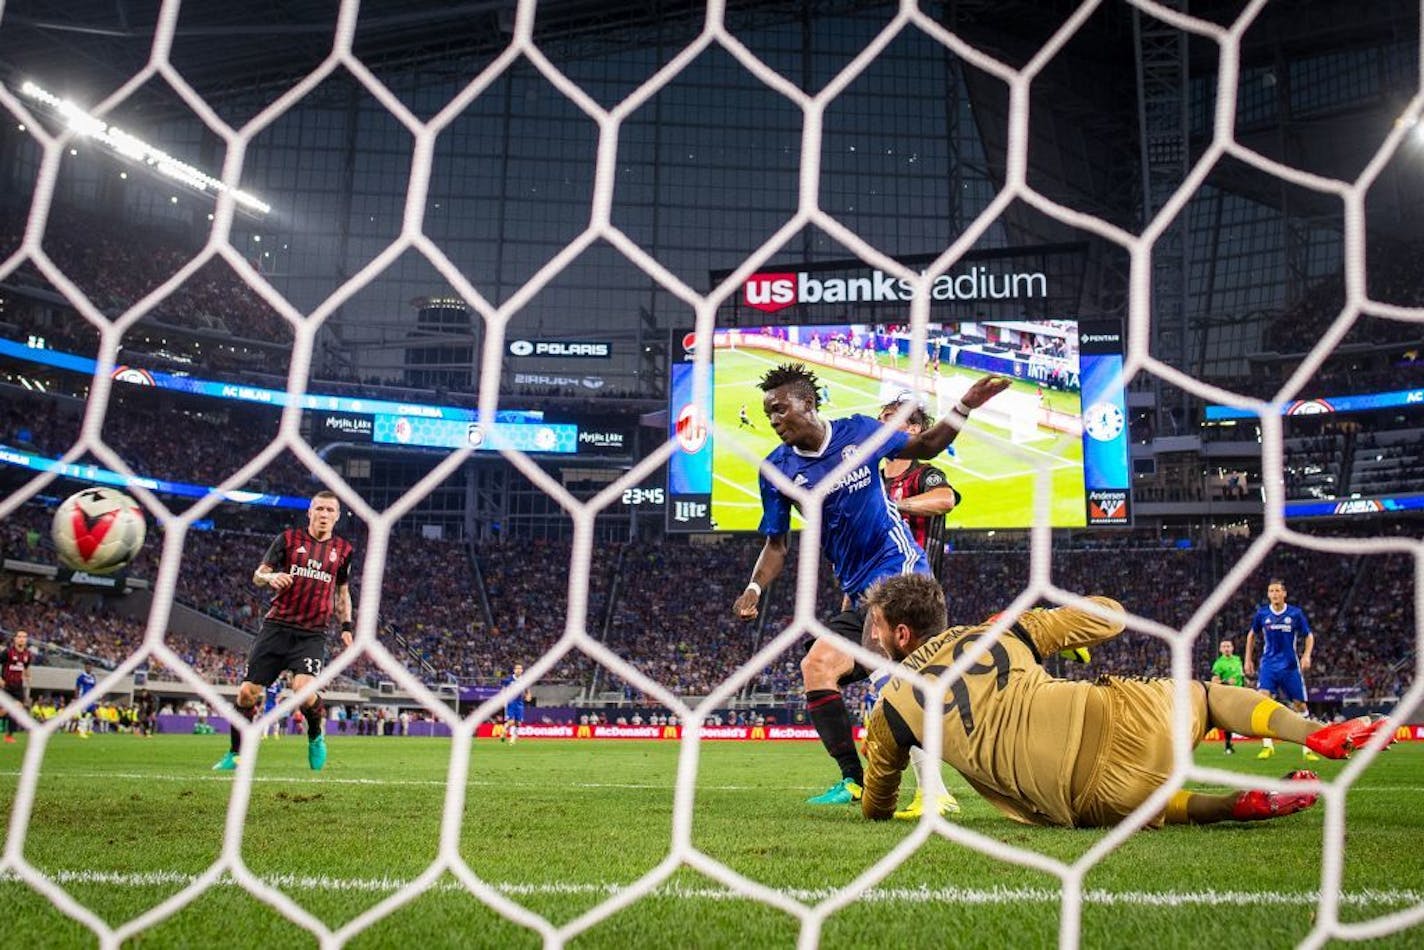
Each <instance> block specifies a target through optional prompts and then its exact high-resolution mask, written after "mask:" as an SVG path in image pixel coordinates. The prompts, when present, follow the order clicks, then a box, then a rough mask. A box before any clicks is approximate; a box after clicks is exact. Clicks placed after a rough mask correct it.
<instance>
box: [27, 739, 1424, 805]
mask: <svg viewBox="0 0 1424 950" xmlns="http://www.w3.org/2000/svg"><path fill="white" fill-rule="evenodd" d="M525 741H526V742H527V741H530V740H527V739H526V740H525ZM533 741H536V742H537V741H540V740H537V739H536V740H533ZM19 774H20V772H19V770H18V769H0V778H13V777H16V776H18V775H19ZM44 778H50V779H55V780H58V779H94V780H101V781H107V780H120V781H132V782H226V783H231V782H232V776H231V775H229V774H227V773H220V774H216V775H215V774H213V773H211V772H193V773H185V772H178V773H173V772H47V773H45V776H43V777H42V778H41V781H43V779H44ZM252 781H254V782H258V783H270V784H274V785H311V786H316V785H371V786H382V785H389V786H392V787H407V786H416V787H425V788H444V787H445V780H444V779H418V778H396V779H389V778H337V777H336V776H333V775H321V776H315V775H254V776H253V777H252ZM465 785H466V786H468V787H470V788H527V789H548V788H555V787H557V788H558V789H560V790H566V789H588V790H591V791H595V790H598V789H603V788H615V789H635V790H636V789H642V790H647V791H665V792H670V791H672V790H673V789H674V788H675V787H676V786H675V785H674V784H673V783H672V782H561V783H558V784H557V785H555V783H552V782H483V781H479V780H477V779H471V780H469V781H467V782H466V783H465ZM821 788H822V786H820V785H701V784H699V785H698V786H697V790H698V791H700V792H804V791H815V790H817V789H821ZM1363 792H1386V793H1391V794H1399V793H1403V794H1406V795H1418V794H1424V785H1371V786H1367V787H1360V786H1354V787H1352V788H1351V789H1350V794H1351V795H1355V794H1359V793H1363Z"/></svg>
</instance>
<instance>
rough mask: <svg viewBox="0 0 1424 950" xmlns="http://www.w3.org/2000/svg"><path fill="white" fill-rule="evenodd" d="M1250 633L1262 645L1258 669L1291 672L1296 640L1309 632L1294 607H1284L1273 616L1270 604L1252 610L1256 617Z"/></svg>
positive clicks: (1295, 663) (1289, 605)
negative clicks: (1267, 667) (1256, 637)
mask: <svg viewBox="0 0 1424 950" xmlns="http://www.w3.org/2000/svg"><path fill="white" fill-rule="evenodd" d="M1251 630H1252V631H1253V632H1254V633H1255V634H1256V635H1257V636H1259V637H1261V638H1262V639H1263V641H1264V645H1263V646H1262V648H1261V666H1263V667H1264V666H1272V667H1278V668H1279V667H1285V668H1287V669H1291V668H1294V667H1295V666H1296V665H1297V664H1298V663H1299V661H1298V660H1297V658H1296V653H1295V645H1296V640H1297V638H1300V637H1304V636H1306V635H1307V634H1309V633H1310V632H1311V630H1310V621H1308V620H1306V619H1305V611H1303V610H1301V609H1300V608H1299V607H1297V606H1295V605H1294V604H1287V605H1286V608H1285V610H1282V611H1281V612H1280V613H1276V612H1275V611H1274V610H1272V609H1271V606H1270V604H1265V605H1263V606H1260V607H1257V608H1256V616H1255V617H1253V618H1252V619H1251Z"/></svg>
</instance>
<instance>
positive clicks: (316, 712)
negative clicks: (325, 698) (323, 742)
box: [302, 696, 326, 739]
mask: <svg viewBox="0 0 1424 950" xmlns="http://www.w3.org/2000/svg"><path fill="white" fill-rule="evenodd" d="M302 714H303V715H304V716H306V718H307V738H308V739H315V738H316V737H317V736H319V735H321V725H322V722H323V721H324V720H325V719H326V703H323V702H322V701H321V697H320V696H318V697H317V698H316V699H314V700H312V704H311V705H310V706H303V707H302Z"/></svg>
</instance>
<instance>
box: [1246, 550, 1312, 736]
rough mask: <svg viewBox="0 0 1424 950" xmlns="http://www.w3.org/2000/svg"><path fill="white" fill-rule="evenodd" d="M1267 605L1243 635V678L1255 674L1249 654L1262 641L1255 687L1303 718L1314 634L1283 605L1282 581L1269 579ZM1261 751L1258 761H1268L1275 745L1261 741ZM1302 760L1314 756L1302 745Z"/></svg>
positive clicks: (1302, 615)
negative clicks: (1305, 674)
mask: <svg viewBox="0 0 1424 950" xmlns="http://www.w3.org/2000/svg"><path fill="white" fill-rule="evenodd" d="M1266 600H1267V601H1269V603H1267V604H1263V605H1261V606H1260V607H1257V608H1256V615H1255V616H1254V617H1252V618H1251V629H1250V630H1248V631H1247V633H1246V656H1245V657H1243V663H1242V667H1243V668H1244V670H1245V672H1246V675H1247V676H1251V675H1252V674H1253V673H1255V672H1256V668H1255V664H1254V663H1252V652H1253V648H1254V647H1255V644H1256V638H1257V637H1260V638H1261V640H1262V649H1261V671H1260V676H1259V677H1258V678H1257V680H1256V688H1257V689H1258V690H1260V691H1261V692H1262V693H1265V694H1266V695H1267V696H1270V697H1271V698H1272V699H1274V698H1276V695H1277V694H1279V695H1280V697H1281V698H1282V699H1285V700H1288V701H1289V702H1290V704H1291V708H1292V709H1294V710H1295V711H1296V712H1298V713H1300V714H1301V715H1302V716H1303V715H1305V711H1306V709H1305V678H1304V677H1303V676H1302V675H1301V672H1302V671H1303V670H1308V669H1310V654H1311V651H1312V650H1314V649H1315V634H1314V633H1313V632H1312V631H1311V629H1310V621H1309V620H1307V619H1305V611H1303V610H1301V609H1300V608H1299V607H1296V606H1294V605H1291V604H1287V603H1286V585H1285V581H1283V580H1281V579H1280V578H1279V577H1273V578H1271V582H1270V584H1268V585H1267V586H1266ZM1301 637H1304V638H1305V649H1304V650H1303V651H1302V652H1301V654H1300V658H1299V659H1298V660H1297V658H1296V652H1295V650H1296V645H1297V644H1298V643H1299V641H1300V638H1301ZM1261 745H1262V749H1261V751H1260V752H1259V753H1258V754H1257V755H1256V758H1258V759H1269V758H1270V757H1271V756H1273V755H1275V754H1276V744H1275V743H1274V742H1272V741H1271V740H1270V739H1262V740H1261ZM1301 751H1302V752H1304V753H1305V758H1306V759H1308V760H1310V761H1315V760H1316V758H1317V756H1316V755H1315V754H1314V753H1312V752H1311V751H1310V750H1309V749H1307V748H1306V747H1305V746H1301Z"/></svg>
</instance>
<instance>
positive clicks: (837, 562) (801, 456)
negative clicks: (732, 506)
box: [758, 415, 930, 600]
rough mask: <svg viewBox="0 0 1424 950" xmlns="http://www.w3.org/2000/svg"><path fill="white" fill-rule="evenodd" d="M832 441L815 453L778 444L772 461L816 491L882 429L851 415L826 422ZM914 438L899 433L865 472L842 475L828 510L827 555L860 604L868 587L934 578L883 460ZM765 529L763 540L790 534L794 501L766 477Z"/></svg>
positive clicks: (872, 456)
mask: <svg viewBox="0 0 1424 950" xmlns="http://www.w3.org/2000/svg"><path fill="white" fill-rule="evenodd" d="M826 425H827V429H828V431H827V433H826V442H825V444H824V445H822V446H821V447H820V449H819V450H818V451H816V452H803V451H801V450H799V449H795V448H792V447H791V446H787V445H779V446H777V447H776V448H775V449H773V450H772V452H771V454H770V455H768V456H767V457H766V460H767V462H769V463H770V464H771V465H773V466H774V467H776V468H778V469H780V470H781V473H782V474H783V475H785V476H786V478H787V479H788V480H789V481H790V482H791V483H792V484H793V485H798V486H801V487H803V488H807V489H813V488H815V487H816V486H817V485H818V484H820V483H821V482H822V481H824V480H825V478H826V477H827V476H829V475H830V474H831V472H832V471H834V470H835V469H836V468H837V467H839V466H840V464H841V462H842V461H843V460H845V459H847V458H850V457H852V456H853V455H855V454H856V453H857V452H858V451H859V448H860V445H861V443H863V442H868V441H870V439H871V438H873V437H874V436H875V435H876V434H877V433H879V432H880V431H881V425H880V423H879V422H878V421H876V420H875V419H871V418H870V417H869V416H862V415H852V416H847V417H845V418H844V419H832V420H829V421H828V422H827V424H826ZM909 440H910V437H909V436H907V435H906V434H905V433H903V432H892V433H890V437H889V438H888V439H887V440H886V441H885V442H884V443H883V444H881V445H880V447H879V448H878V449H877V450H876V451H875V452H872V453H869V454H868V455H867V456H866V457H865V458H864V459H863V460H862V461H861V464H860V466H859V467H858V468H855V469H853V470H851V471H850V472H849V473H847V474H845V475H842V476H841V478H840V480H839V481H838V482H837V483H836V484H835V485H834V486H832V488H831V489H830V491H829V492H827V493H826V500H825V503H824V504H823V506H822V521H821V551H822V553H823V554H825V556H826V559H827V560H828V561H830V562H831V567H832V568H834V569H835V572H836V580H837V581H839V582H840V585H841V590H843V591H845V592H846V593H847V594H849V595H850V597H851V598H852V599H856V600H858V599H859V597H860V595H861V594H862V593H863V592H864V591H865V589H866V588H867V587H869V586H870V585H871V584H873V583H874V582H875V581H878V580H879V579H880V578H882V577H889V576H892V575H895V574H928V573H929V570H930V568H929V563H928V562H927V561H926V560H925V552H924V551H923V549H921V548H920V546H919V545H918V544H916V543H915V539H914V537H913V536H911V534H910V531H909V528H908V527H907V526H906V525H905V522H904V521H903V520H902V519H901V518H900V513H899V512H898V511H896V510H895V506H894V505H892V504H891V503H890V499H889V498H887V497H886V496H885V486H884V483H883V482H882V481H881V479H880V472H879V468H880V462H881V460H882V459H887V458H890V457H892V456H894V455H897V454H899V452H900V450H901V449H903V448H904V447H905V443H906V442H908V441H909ZM758 481H759V483H760V486H761V507H762V518H761V527H760V528H759V529H758V530H759V531H760V532H761V534H763V535H781V534H786V533H787V532H788V531H790V530H791V509H792V507H793V505H792V501H791V498H790V497H789V496H787V495H783V494H782V493H781V490H780V489H778V488H777V487H776V486H775V485H773V484H772V483H771V481H770V480H769V479H768V478H767V477H766V476H765V475H762V476H761V477H760V478H759V479H758Z"/></svg>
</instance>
